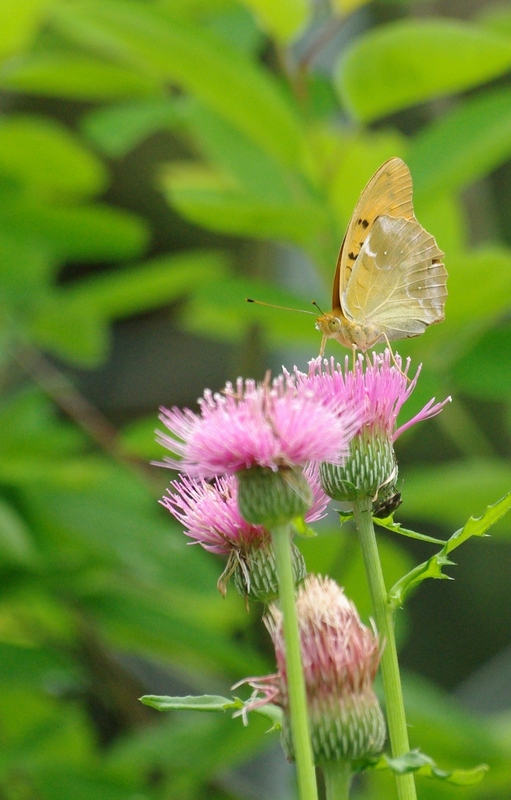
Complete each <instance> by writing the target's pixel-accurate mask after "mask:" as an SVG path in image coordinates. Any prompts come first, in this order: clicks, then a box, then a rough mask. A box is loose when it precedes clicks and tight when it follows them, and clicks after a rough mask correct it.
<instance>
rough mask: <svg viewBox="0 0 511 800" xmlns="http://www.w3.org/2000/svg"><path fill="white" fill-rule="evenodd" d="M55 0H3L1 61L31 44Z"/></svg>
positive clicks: (0, 4) (0, 26) (0, 21)
mask: <svg viewBox="0 0 511 800" xmlns="http://www.w3.org/2000/svg"><path fill="white" fill-rule="evenodd" d="M53 2H54V0H16V2H15V3H12V2H10V0H1V2H0V31H1V36H0V61H3V60H4V59H7V58H9V57H10V56H13V55H14V54H15V53H18V52H19V51H20V50H23V48H25V47H27V46H28V45H30V43H31V40H32V39H33V37H34V36H35V34H36V32H37V29H38V27H39V25H40V24H41V22H42V21H43V20H44V17H45V14H46V10H47V8H48V7H49V6H51V5H52V3H53Z"/></svg>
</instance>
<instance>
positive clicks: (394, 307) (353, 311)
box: [342, 215, 447, 340]
mask: <svg viewBox="0 0 511 800" xmlns="http://www.w3.org/2000/svg"><path fill="white" fill-rule="evenodd" d="M443 255H444V254H443V253H442V251H441V250H440V249H439V248H438V246H437V244H436V242H435V239H434V237H433V236H431V234H429V233H427V231H425V230H424V228H423V227H422V226H421V225H420V224H419V223H418V222H417V220H416V219H415V218H412V219H403V218H396V217H392V216H387V215H383V216H380V217H378V219H377V220H376V221H375V222H374V224H373V226H372V228H371V230H370V232H369V233H368V235H367V236H366V238H365V240H364V243H363V245H362V248H361V250H360V253H359V255H358V258H357V261H356V263H355V265H354V267H353V270H352V273H351V277H350V280H349V282H348V285H347V287H346V290H345V292H344V294H343V296H342V308H343V311H344V313H345V314H346V316H347V317H348V319H350V320H352V321H356V322H357V323H359V324H362V325H373V326H374V327H375V329H376V330H378V331H379V332H380V333H381V335H382V336H383V335H385V336H386V337H387V339H389V340H392V339H402V338H405V337H408V336H417V335H419V334H420V333H422V332H423V331H424V330H425V328H426V327H427V326H428V325H431V324H432V323H434V322H440V321H441V320H442V319H443V316H444V313H443V309H444V303H445V297H446V295H447V290H446V280H447V272H446V270H445V267H444V265H443V263H442V259H443Z"/></svg>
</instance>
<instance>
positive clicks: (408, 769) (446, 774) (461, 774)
mask: <svg viewBox="0 0 511 800" xmlns="http://www.w3.org/2000/svg"><path fill="white" fill-rule="evenodd" d="M386 768H388V769H390V770H391V771H392V772H394V773H395V774H396V775H407V774H409V773H415V774H417V775H423V776H425V777H428V778H436V779H438V780H442V781H446V782H447V783H452V784H454V785H455V786H472V785H473V784H475V783H479V782H480V781H481V780H482V779H483V778H484V775H485V773H486V772H487V771H488V767H487V766H486V764H480V765H479V766H477V767H474V768H473V769H454V770H443V769H440V768H439V767H437V765H436V764H435V762H434V761H433V759H432V758H430V757H429V756H427V755H425V754H424V753H421V752H420V750H411V751H410V752H409V753H405V754H404V755H402V756H399V757H396V758H391V757H390V756H386V755H385V756H382V758H381V759H380V760H379V761H378V762H377V763H376V764H375V765H374V769H386Z"/></svg>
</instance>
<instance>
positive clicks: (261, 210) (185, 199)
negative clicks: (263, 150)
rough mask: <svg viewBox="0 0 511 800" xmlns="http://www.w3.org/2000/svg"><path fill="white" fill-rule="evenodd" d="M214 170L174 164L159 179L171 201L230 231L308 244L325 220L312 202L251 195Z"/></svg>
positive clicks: (184, 212) (187, 213) (188, 215)
mask: <svg viewBox="0 0 511 800" xmlns="http://www.w3.org/2000/svg"><path fill="white" fill-rule="evenodd" d="M229 183H230V182H229V181H228V180H227V181H226V180H225V178H224V177H223V176H221V175H219V174H217V173H215V172H214V171H212V170H210V169H208V168H206V167H201V166H198V165H190V166H188V165H184V164H175V165H172V166H171V167H169V168H168V169H167V170H166V173H165V175H164V176H163V177H162V179H161V184H162V186H163V189H164V191H165V193H166V195H167V197H168V199H169V202H170V203H171V204H172V205H173V206H175V207H176V208H177V210H178V211H179V212H180V213H181V214H182V215H183V216H184V217H185V218H186V219H189V220H191V221H192V222H195V223H196V224H198V225H202V226H203V227H205V228H207V229H209V230H213V231H219V232H221V233H227V234H230V235H232V236H234V235H243V236H251V237H254V238H257V239H267V238H271V239H276V240H279V241H289V242H295V243H296V244H299V245H301V246H302V247H307V246H310V245H311V242H312V241H313V240H314V239H315V238H316V237H318V236H319V234H320V232H321V229H322V228H323V226H324V225H325V224H326V214H325V210H324V209H323V208H322V207H321V206H320V205H315V204H314V203H313V202H311V201H307V200H304V201H300V200H296V201H295V202H294V203H293V202H291V203H290V202H283V203H279V202H278V200H273V198H269V197H267V198H266V199H262V198H257V197H251V196H250V195H248V194H247V193H246V192H244V191H242V190H239V189H237V188H236V187H232V186H231V185H229Z"/></svg>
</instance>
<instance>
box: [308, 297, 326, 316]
mask: <svg viewBox="0 0 511 800" xmlns="http://www.w3.org/2000/svg"><path fill="white" fill-rule="evenodd" d="M312 305H313V306H314V307H315V308H317V309H318V311H319V313H320V314H321V316H323V313H324V312H323V311H322V310H321V309H320V307H319V306H318V304H317V303H316V301H315V300H313V301H312ZM313 313H314V312H313V311H309V314H313Z"/></svg>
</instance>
